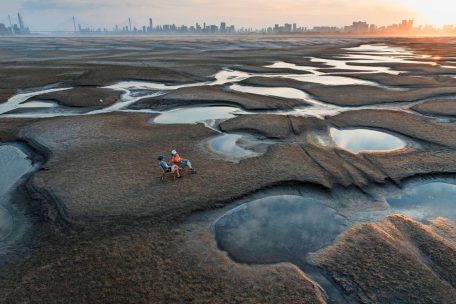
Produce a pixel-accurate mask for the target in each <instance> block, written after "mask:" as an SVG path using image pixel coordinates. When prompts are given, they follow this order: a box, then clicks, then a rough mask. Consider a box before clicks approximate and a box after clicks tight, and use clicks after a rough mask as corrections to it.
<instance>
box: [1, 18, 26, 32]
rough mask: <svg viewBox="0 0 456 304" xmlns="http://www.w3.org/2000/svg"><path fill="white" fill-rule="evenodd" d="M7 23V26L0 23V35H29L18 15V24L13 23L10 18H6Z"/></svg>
mask: <svg viewBox="0 0 456 304" xmlns="http://www.w3.org/2000/svg"><path fill="white" fill-rule="evenodd" d="M8 21H9V22H8V23H9V24H8V25H7V24H4V23H0V35H21V34H29V33H30V29H29V28H28V27H26V26H25V23H24V19H22V16H21V14H20V13H18V14H17V21H18V23H13V22H12V20H11V16H8Z"/></svg>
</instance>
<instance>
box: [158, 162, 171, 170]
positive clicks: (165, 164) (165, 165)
mask: <svg viewBox="0 0 456 304" xmlns="http://www.w3.org/2000/svg"><path fill="white" fill-rule="evenodd" d="M160 167H161V168H162V169H163V171H165V172H170V171H171V167H170V166H169V165H168V163H167V162H165V161H164V160H162V161H160Z"/></svg>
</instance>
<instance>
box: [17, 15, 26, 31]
mask: <svg viewBox="0 0 456 304" xmlns="http://www.w3.org/2000/svg"><path fill="white" fill-rule="evenodd" d="M17 20H18V21H19V29H20V31H21V32H22V31H23V30H24V27H25V26H24V21H23V20H22V16H21V13H17Z"/></svg>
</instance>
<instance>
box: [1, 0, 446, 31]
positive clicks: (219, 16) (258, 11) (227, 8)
mask: <svg viewBox="0 0 456 304" xmlns="http://www.w3.org/2000/svg"><path fill="white" fill-rule="evenodd" d="M454 8H455V4H454V3H452V2H451V1H449V0H435V1H432V3H429V2H428V1H424V2H423V1H420V0H385V1H382V2H379V1H372V0H320V1H310V0H283V1H260V0H243V1H240V0H232V1H230V2H228V3H225V2H224V3H221V2H220V1H210V0H168V1H166V2H163V1H156V0H133V1H128V2H127V1H120V0H111V1H107V0H98V1H88V0H78V1H76V0H39V1H38V0H19V1H10V2H7V3H0V12H2V13H3V14H4V15H2V16H0V23H7V22H6V21H7V20H6V18H7V15H8V14H9V15H14V14H16V13H17V12H21V14H22V15H23V16H24V18H25V19H26V20H27V21H28V25H29V26H30V27H31V28H33V29H34V30H37V31H49V30H56V29H58V28H59V29H60V28H62V27H65V30H70V29H71V27H72V24H71V22H69V20H70V19H71V18H72V16H76V18H77V19H78V23H81V25H84V26H85V27H91V28H112V27H114V26H115V25H116V24H117V25H120V24H125V23H126V22H125V21H126V19H127V18H128V16H132V17H133V22H134V25H135V26H137V27H139V26H142V25H143V24H146V23H147V22H148V18H149V17H150V16H154V19H155V21H156V22H157V24H176V25H177V24H186V25H190V24H195V23H196V22H199V23H203V22H206V23H208V24H219V23H220V22H221V21H225V22H227V23H230V24H236V25H237V27H239V28H241V27H244V28H256V29H259V28H267V27H269V26H270V25H271V23H273V24H274V23H279V24H284V23H298V24H301V25H302V26H303V27H312V26H333V27H340V26H344V25H346V24H349V23H351V21H352V20H369V22H371V23H374V24H378V25H387V24H392V23H394V22H397V20H401V19H403V17H404V16H405V17H407V19H414V20H415V21H416V23H418V24H423V25H425V24H432V25H434V26H442V25H444V24H450V23H452V22H451V21H453V20H454V19H453V17H452V16H451V15H452V14H451V12H452V11H453V10H452V9H454Z"/></svg>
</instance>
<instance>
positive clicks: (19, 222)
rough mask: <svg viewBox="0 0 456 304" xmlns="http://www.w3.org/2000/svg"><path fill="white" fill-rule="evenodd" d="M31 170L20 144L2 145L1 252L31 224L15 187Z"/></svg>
mask: <svg viewBox="0 0 456 304" xmlns="http://www.w3.org/2000/svg"><path fill="white" fill-rule="evenodd" d="M31 170H32V163H31V161H30V160H29V159H28V157H27V155H26V154H25V153H24V152H23V151H22V150H21V149H20V148H19V147H18V146H15V145H7V144H2V145H0V254H2V253H5V252H6V251H7V250H8V249H9V247H10V246H11V245H12V244H14V243H15V242H16V241H17V240H19V239H20V238H21V237H22V235H23V234H24V233H25V231H26V230H27V228H28V227H29V225H30V223H29V219H28V218H27V216H26V215H25V214H24V212H23V211H22V210H21V204H20V203H21V202H17V201H16V198H17V197H18V196H17V195H16V193H15V190H16V189H15V188H16V186H17V184H18V183H19V182H20V180H21V178H22V177H23V176H24V175H25V174H27V173H29V172H31Z"/></svg>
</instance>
